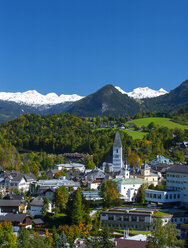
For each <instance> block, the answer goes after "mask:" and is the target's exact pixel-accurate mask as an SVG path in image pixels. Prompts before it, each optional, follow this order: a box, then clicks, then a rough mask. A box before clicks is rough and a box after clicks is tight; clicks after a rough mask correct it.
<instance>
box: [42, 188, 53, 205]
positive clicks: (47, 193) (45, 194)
mask: <svg viewBox="0 0 188 248" xmlns="http://www.w3.org/2000/svg"><path fill="white" fill-rule="evenodd" d="M54 194H55V189H53V188H52V189H51V188H48V189H45V190H44V191H43V193H42V194H41V196H42V197H43V198H48V200H49V201H50V202H53V199H54Z"/></svg>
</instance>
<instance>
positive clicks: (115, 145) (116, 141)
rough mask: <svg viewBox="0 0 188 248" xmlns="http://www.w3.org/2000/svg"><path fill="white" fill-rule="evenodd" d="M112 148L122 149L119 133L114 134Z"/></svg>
mask: <svg viewBox="0 0 188 248" xmlns="http://www.w3.org/2000/svg"><path fill="white" fill-rule="evenodd" d="M113 146H114V147H122V143H121V137H120V133H119V131H117V132H116V135H115V139H114V145H113Z"/></svg>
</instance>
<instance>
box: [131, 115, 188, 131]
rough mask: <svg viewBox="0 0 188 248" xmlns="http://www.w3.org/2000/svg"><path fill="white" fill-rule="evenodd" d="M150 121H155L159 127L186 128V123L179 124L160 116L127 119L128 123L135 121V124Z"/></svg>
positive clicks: (142, 124) (143, 124) (148, 122)
mask: <svg viewBox="0 0 188 248" xmlns="http://www.w3.org/2000/svg"><path fill="white" fill-rule="evenodd" d="M151 122H154V123H156V125H158V126H160V127H168V128H169V129H175V128H180V129H188V125H181V124H179V123H175V122H173V121H172V120H171V119H170V118H160V117H150V118H141V119H135V120H132V121H129V122H128V123H135V124H136V125H137V126H140V127H141V126H148V125H149V124H150V123H151Z"/></svg>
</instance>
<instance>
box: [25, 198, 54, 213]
mask: <svg viewBox="0 0 188 248" xmlns="http://www.w3.org/2000/svg"><path fill="white" fill-rule="evenodd" d="M42 207H43V198H42V197H39V196H38V197H36V198H34V199H33V200H32V201H31V202H30V210H29V213H30V214H31V215H32V216H38V215H42ZM48 212H52V204H51V203H49V208H48Z"/></svg>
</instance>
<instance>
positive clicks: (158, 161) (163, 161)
mask: <svg viewBox="0 0 188 248" xmlns="http://www.w3.org/2000/svg"><path fill="white" fill-rule="evenodd" d="M150 164H151V166H154V165H156V164H173V161H172V160H171V159H169V158H166V157H164V156H162V155H157V157H156V158H155V159H154V160H152V161H151V162H150Z"/></svg>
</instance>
